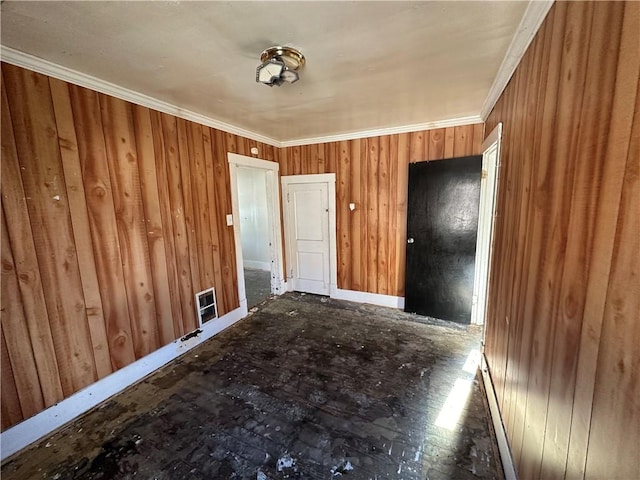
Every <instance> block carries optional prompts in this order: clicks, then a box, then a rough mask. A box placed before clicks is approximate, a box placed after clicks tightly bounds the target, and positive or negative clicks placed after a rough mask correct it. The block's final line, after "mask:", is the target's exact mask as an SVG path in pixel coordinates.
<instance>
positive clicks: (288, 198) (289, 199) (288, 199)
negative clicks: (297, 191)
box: [287, 192, 291, 203]
mask: <svg viewBox="0 0 640 480" xmlns="http://www.w3.org/2000/svg"><path fill="white" fill-rule="evenodd" d="M290 202H291V197H290V196H289V192H287V203H290Z"/></svg>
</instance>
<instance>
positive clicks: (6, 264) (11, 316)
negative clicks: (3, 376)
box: [0, 208, 44, 418]
mask: <svg viewBox="0 0 640 480" xmlns="http://www.w3.org/2000/svg"><path fill="white" fill-rule="evenodd" d="M3 211H4V208H3ZM1 240H2V241H1V242H0V243H1V244H2V245H1V246H2V252H1V253H2V291H1V297H0V298H2V309H1V314H2V317H1V318H2V334H3V336H4V337H5V338H6V339H8V342H7V354H8V357H9V364H10V365H11V370H12V371H13V372H15V373H16V375H14V377H13V379H14V384H15V388H16V392H17V395H18V401H19V403H20V408H21V410H22V414H23V416H24V417H25V418H28V417H30V416H32V415H34V414H36V413H38V412H39V411H40V410H42V409H43V408H44V399H43V397H42V390H41V388H40V381H39V379H38V369H37V367H36V362H35V358H34V355H33V351H34V347H35V348H37V345H35V346H34V345H32V343H31V338H30V337H29V330H28V328H27V322H26V320H25V318H24V311H23V310H22V303H24V302H23V299H22V298H21V296H20V289H19V287H18V277H17V274H16V268H15V264H14V261H13V254H12V252H11V244H10V241H9V235H8V233H7V225H6V220H5V216H4V214H3V215H2V239H1ZM2 368H3V369H4V365H3V366H2ZM3 400H4V398H3Z"/></svg>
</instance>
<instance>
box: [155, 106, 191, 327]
mask: <svg viewBox="0 0 640 480" xmlns="http://www.w3.org/2000/svg"><path fill="white" fill-rule="evenodd" d="M160 125H161V128H162V130H161V134H162V139H163V144H164V160H165V168H166V170H165V173H166V178H167V189H168V194H169V197H168V198H169V204H170V212H171V221H172V225H173V239H174V245H175V252H176V253H175V255H176V273H177V278H178V289H179V291H180V304H181V309H182V318H181V326H180V330H181V332H184V333H188V332H190V331H192V330H194V329H195V327H196V318H195V315H196V314H195V305H194V296H193V295H194V290H193V284H192V276H191V262H190V261H189V243H188V238H187V224H186V221H185V218H184V210H185V209H184V199H183V194H182V177H181V174H180V153H179V152H180V150H179V146H178V125H177V121H176V118H175V117H172V116H170V115H166V114H161V115H160Z"/></svg>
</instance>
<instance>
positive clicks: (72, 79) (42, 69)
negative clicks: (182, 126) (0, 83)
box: [0, 45, 281, 147]
mask: <svg viewBox="0 0 640 480" xmlns="http://www.w3.org/2000/svg"><path fill="white" fill-rule="evenodd" d="M0 58H1V59H2V61H3V62H6V63H10V64H12V65H16V66H18V67H23V68H26V69H29V70H33V71H34V72H38V73H42V74H43V75H48V76H50V77H54V78H57V79H59V80H64V81H65V82H69V83H73V84H74V85H79V86H81V87H85V88H89V89H91V90H95V91H97V92H100V93H104V94H106V95H111V96H113V97H116V98H120V99H121V100H126V101H127V102H131V103H135V104H136V105H142V106H143V107H148V108H151V109H153V110H158V111H160V112H163V113H167V114H169V115H174V116H176V117H179V118H184V119H185V120H190V121H192V122H196V123H199V124H201V125H206V126H207V127H212V128H216V129H218V130H222V131H224V132H227V133H232V134H234V135H240V136H242V137H245V138H249V139H251V140H255V141H257V142H262V143H266V144H268V145H272V146H274V147H280V146H281V142H279V141H277V140H274V139H273V138H270V137H266V136H264V135H260V134H258V133H255V132H251V131H249V130H245V129H244V128H240V127H236V126H234V125H230V124H228V123H225V122H222V121H220V120H216V119H214V118H211V117H207V116H205V115H201V114H199V113H196V112H192V111H190V110H185V109H184V108H180V107H177V106H175V105H172V104H170V103H167V102H163V101H162V100H158V99H157V98H153V97H150V96H148V95H145V94H143V93H139V92H136V91H134V90H130V89H128V88H124V87H121V86H119V85H116V84H114V83H111V82H107V81H106V80H101V79H99V78H96V77H93V76H91V75H87V74H86V73H82V72H78V71H76V70H72V69H70V68H67V67H63V66H62V65H57V64H55V63H53V62H50V61H48V60H44V59H42V58H39V57H36V56H34V55H30V54H28V53H24V52H21V51H19V50H15V49H13V48H11V47H7V46H4V45H2V46H0Z"/></svg>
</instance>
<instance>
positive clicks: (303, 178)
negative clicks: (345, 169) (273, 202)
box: [281, 173, 338, 296]
mask: <svg viewBox="0 0 640 480" xmlns="http://www.w3.org/2000/svg"><path fill="white" fill-rule="evenodd" d="M281 181H282V209H283V213H284V215H283V216H284V227H285V228H284V231H285V245H286V249H285V250H286V260H287V272H286V278H287V289H288V290H293V282H291V281H290V280H291V279H292V265H293V263H292V262H293V259H294V258H295V253H296V252H295V251H293V245H294V244H295V242H293V241H292V239H291V238H290V232H291V225H292V222H293V219H292V218H291V215H290V212H289V208H288V203H287V193H288V190H289V188H288V187H289V185H291V184H313V183H326V184H327V187H328V193H329V206H328V208H329V295H330V296H333V295H334V294H335V293H336V291H337V284H338V281H337V279H338V261H337V251H336V174H335V173H321V174H315V175H288V176H283V177H281Z"/></svg>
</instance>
